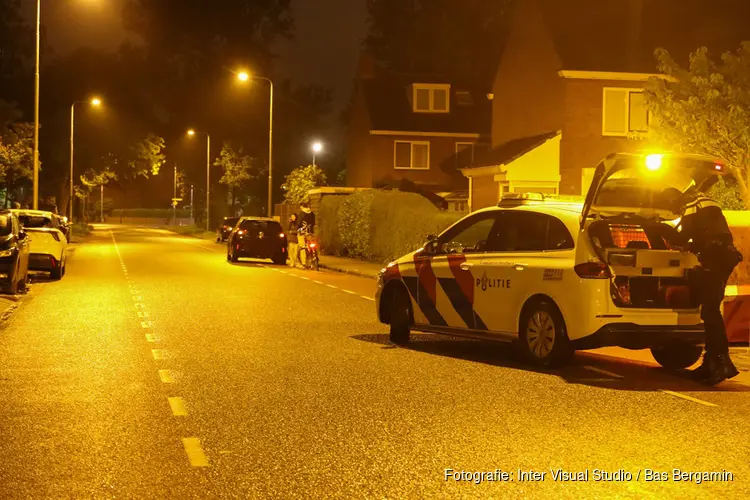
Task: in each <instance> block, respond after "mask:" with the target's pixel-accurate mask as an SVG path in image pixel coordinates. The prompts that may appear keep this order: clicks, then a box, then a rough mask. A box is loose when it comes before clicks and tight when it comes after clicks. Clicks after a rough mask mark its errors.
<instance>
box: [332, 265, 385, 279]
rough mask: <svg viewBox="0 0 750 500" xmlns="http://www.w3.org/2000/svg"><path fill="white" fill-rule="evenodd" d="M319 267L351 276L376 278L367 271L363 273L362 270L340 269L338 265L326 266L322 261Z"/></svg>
mask: <svg viewBox="0 0 750 500" xmlns="http://www.w3.org/2000/svg"><path fill="white" fill-rule="evenodd" d="M320 268H321V269H326V270H328V271H335V272H337V273H341V274H349V275H351V276H359V277H360V278H368V279H371V280H376V279H378V277H377V276H373V275H372V274H367V273H363V272H360V271H353V270H351V269H342V268H340V267H334V266H327V265H325V264H323V263H321V264H320Z"/></svg>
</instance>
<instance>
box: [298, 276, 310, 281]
mask: <svg viewBox="0 0 750 500" xmlns="http://www.w3.org/2000/svg"><path fill="white" fill-rule="evenodd" d="M297 277H298V278H301V279H303V280H306V281H310V278H308V277H307V276H297Z"/></svg>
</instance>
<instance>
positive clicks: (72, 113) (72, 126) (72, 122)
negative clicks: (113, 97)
mask: <svg viewBox="0 0 750 500" xmlns="http://www.w3.org/2000/svg"><path fill="white" fill-rule="evenodd" d="M85 102H88V103H89V104H91V106H94V107H99V106H101V105H102V100H101V99H99V98H97V97H94V98H93V99H91V100H90V101H75V102H74V103H73V104H71V105H70V201H69V203H70V205H69V207H68V220H69V221H70V223H71V224H72V223H73V151H74V145H75V127H76V121H75V113H76V104H83V103H85ZM35 193H36V191H35Z"/></svg>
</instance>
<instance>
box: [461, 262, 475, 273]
mask: <svg viewBox="0 0 750 500" xmlns="http://www.w3.org/2000/svg"><path fill="white" fill-rule="evenodd" d="M472 266H474V264H472V263H471V262H462V263H461V265H460V266H458V267H460V268H461V270H462V271H468V270H470V269H471V268H472Z"/></svg>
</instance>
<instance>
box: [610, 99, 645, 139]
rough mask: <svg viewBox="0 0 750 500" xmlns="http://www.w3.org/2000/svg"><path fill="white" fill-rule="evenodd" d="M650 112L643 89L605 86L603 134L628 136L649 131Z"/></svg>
mask: <svg viewBox="0 0 750 500" xmlns="http://www.w3.org/2000/svg"><path fill="white" fill-rule="evenodd" d="M648 124H649V113H648V109H647V108H646V98H645V96H644V94H643V91H642V90H637V89H636V90H634V89H623V88H605V89H604V105H603V118H602V134H603V135H614V136H627V135H628V134H630V133H632V132H647V131H648Z"/></svg>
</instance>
